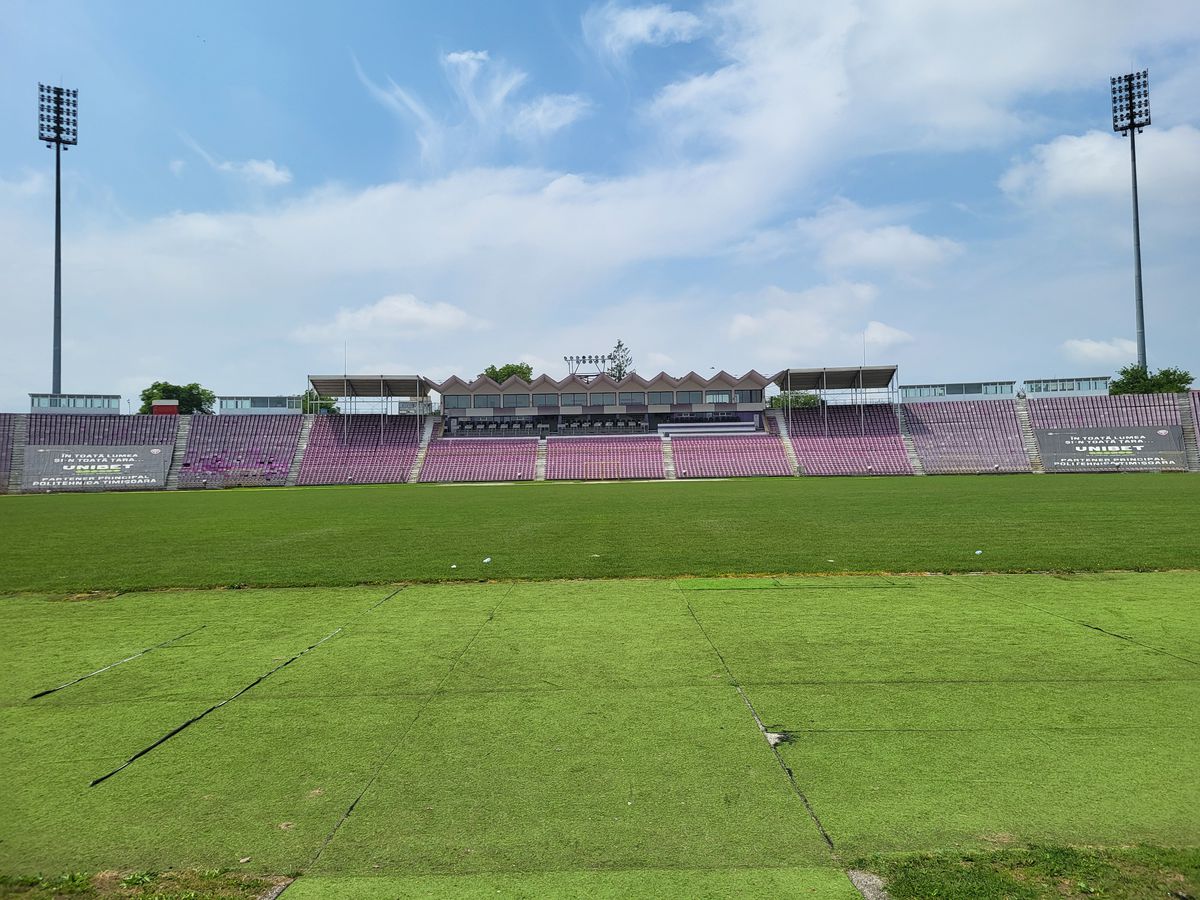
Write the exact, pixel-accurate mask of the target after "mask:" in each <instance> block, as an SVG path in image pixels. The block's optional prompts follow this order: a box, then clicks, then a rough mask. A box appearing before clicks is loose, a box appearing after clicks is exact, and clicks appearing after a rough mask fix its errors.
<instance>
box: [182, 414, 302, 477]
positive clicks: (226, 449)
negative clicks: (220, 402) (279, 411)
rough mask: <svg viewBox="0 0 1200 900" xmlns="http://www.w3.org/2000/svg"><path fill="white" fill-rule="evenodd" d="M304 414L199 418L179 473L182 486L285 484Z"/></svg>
mask: <svg viewBox="0 0 1200 900" xmlns="http://www.w3.org/2000/svg"><path fill="white" fill-rule="evenodd" d="M301 424H302V421H301V416H297V415H244V416H242V415H236V416H233V415H225V416H196V417H194V418H193V419H192V424H191V430H190V431H189V433H188V443H187V448H186V450H185V452H184V457H183V462H182V464H181V466H180V471H179V486H180V487H181V488H199V487H209V488H213V487H244V486H251V485H284V484H286V483H287V476H288V471H289V470H290V468H291V465H292V459H293V458H294V457H295V455H296V444H297V442H298V441H299V438H300V426H301Z"/></svg>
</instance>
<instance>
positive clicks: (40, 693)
mask: <svg viewBox="0 0 1200 900" xmlns="http://www.w3.org/2000/svg"><path fill="white" fill-rule="evenodd" d="M207 627H208V626H207V625H200V626H197V627H196V628H193V629H192V630H191V631H185V632H184V633H183V634H181V635H179V636H177V637H173V638H171V639H170V640H167V641H163V642H162V643H160V644H155V645H154V646H153V647H147V648H146V649H145V650H139V651H138V652H137V653H135V654H133V656H127V657H125V658H124V659H118V660H117V661H116V662H115V663H109V664H108V665H107V666H104V667H103V668H100V669H97V670H96V671H95V672H88V673H87V674H86V675H80V676H79V677H78V678H76V679H73V680H72V681H68V682H66V683H65V684H60V685H59V686H58V687H52V688H49V689H48V690H44V691H38V692H37V693H36V694H34V695H33V696H32V697H30V698H29V699H30V700H36V699H38V697H45V696H46V695H47V694H53V693H54V692H55V691H61V690H62V689H63V688H69V687H70V686H71V685H73V684H79V682H81V681H84V680H86V679H88V678H91V677H93V676H95V675H100V674H102V673H104V672H107V671H108V670H109V669H112V668H116V667H117V666H119V665H121V664H122V663H127V662H130V661H131V660H135V659H137V658H138V657H139V656H145V655H146V654H147V653H149V652H150V651H151V650H158V649H159V648H160V647H165V646H167V645H168V644H173V643H175V642H176V641H181V640H183V639H184V638H185V637H187V636H188V635H189V634H195V633H196V632H197V631H199V630H200V629H201V628H207Z"/></svg>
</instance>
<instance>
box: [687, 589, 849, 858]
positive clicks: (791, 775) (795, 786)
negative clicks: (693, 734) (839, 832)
mask: <svg viewBox="0 0 1200 900" xmlns="http://www.w3.org/2000/svg"><path fill="white" fill-rule="evenodd" d="M680 593H683V592H682V591H681V592H680ZM683 602H684V603H685V604H686V605H687V610H688V613H689V614H690V615H691V617H692V621H693V622H695V623H696V627H697V628H699V629H700V633H701V634H702V635H704V639H705V640H706V641H708V646H709V647H711V648H712V651H713V653H715V654H716V656H717V659H719V660H720V661H721V667H722V668H724V669H725V674H726V675H728V676H729V681H730V683H732V684H733V686H734V688H735V689H736V690H737V692H738V696H739V697H741V698H742V702H743V703H745V704H746V709H748V710H750V715H752V716H753V717H754V724H755V725H757V726H758V730H759V733H761V734H762V737H763V740H764V741H766V743H767V747H768V748H769V749H770V751H771V753H772V755H774V757H775V762H777V763H779V768H781V769H783V773H784V775H786V776H787V780H788V783H789V784H790V785H791V786H792V790H793V791H794V792H795V794H796V796H797V797H799V798H800V802H801V803H803V804H804V808H805V809H806V810H807V811H808V816H809V818H810V819H812V821H813V824H814V825H816V826H817V831H819V832H820V833H821V837H822V838H823V839H824V841H825V843H826V844H827V845H828V846H829V849H830V850H831V851H834V850H835V848H834V846H833V838H831V837H830V836H829V832H828V831H826V830H825V825H824V824H823V823H822V822H821V818H820V816H818V815H817V811H816V810H815V809H813V805H812V803H811V802H809V799H808V796H807V795H806V794H805V793H804V790H803V789H802V788H801V787H800V783H799V782H798V781H796V773H795V772H793V771H792V768H791V766H789V765H788V764H787V761H786V760H785V759H784V758H783V754H782V753H780V752H779V748H778V747H776V746H775V744H774V743H772V742H771V739H770V738H769V737H767V726H766V725H764V724H763V720H762V718H761V717H760V716H759V714H758V710H756V709H755V708H754V704H753V703H751V702H750V698H749V697H748V696H747V695H746V692H745V691H744V690H742V686H741V684H740V683H739V682H738V680H737V678H736V677H735V676H734V674H733V670H732V669H730V668H729V663H727V662H726V661H725V656H724V655H723V654H722V653H721V651H720V650H718V649H717V645H716V644H715V643H713V639H712V638H711V637H710V636H709V634H708V631H707V630H705V628H704V625H703V623H701V621H700V619H699V617H698V616H697V615H696V610H694V609H693V608H692V603H691V601H690V600H687V599H686V598H685V599H684V601H683Z"/></svg>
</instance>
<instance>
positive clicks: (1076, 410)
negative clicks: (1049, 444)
mask: <svg viewBox="0 0 1200 900" xmlns="http://www.w3.org/2000/svg"><path fill="white" fill-rule="evenodd" d="M1029 419H1030V421H1031V422H1032V423H1033V427H1034V428H1053V429H1058V428H1107V427H1109V426H1117V427H1126V426H1133V427H1144V426H1147V425H1178V424H1179V406H1178V405H1177V404H1176V402H1175V395H1174V394H1118V395H1116V396H1107V397H1106V396H1100V397H1038V398H1036V399H1030V401H1029Z"/></svg>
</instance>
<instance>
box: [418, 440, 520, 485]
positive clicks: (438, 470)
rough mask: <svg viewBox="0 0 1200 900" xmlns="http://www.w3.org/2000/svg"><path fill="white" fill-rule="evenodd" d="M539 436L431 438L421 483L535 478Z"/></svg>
mask: <svg viewBox="0 0 1200 900" xmlns="http://www.w3.org/2000/svg"><path fill="white" fill-rule="evenodd" d="M537 448H538V442H537V438H498V439H494V440H493V439H489V438H444V439H442V440H437V441H430V442H429V446H428V447H427V448H425V461H424V463H422V465H421V478H420V480H421V481H422V482H459V481H532V480H533V476H534V469H535V468H536V466H537Z"/></svg>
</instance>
